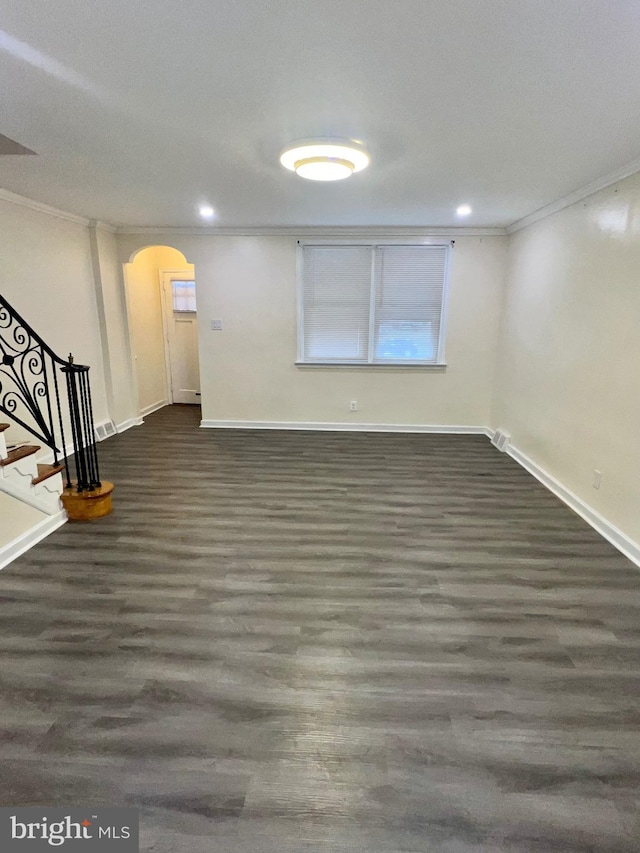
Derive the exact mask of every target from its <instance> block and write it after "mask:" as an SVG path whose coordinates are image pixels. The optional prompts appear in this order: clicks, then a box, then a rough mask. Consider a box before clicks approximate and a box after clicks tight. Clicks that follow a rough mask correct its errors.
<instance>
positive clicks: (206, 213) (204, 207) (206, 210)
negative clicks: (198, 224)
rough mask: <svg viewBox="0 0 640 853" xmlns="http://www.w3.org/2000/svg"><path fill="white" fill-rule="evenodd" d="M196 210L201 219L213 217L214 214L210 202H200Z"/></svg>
mask: <svg viewBox="0 0 640 853" xmlns="http://www.w3.org/2000/svg"><path fill="white" fill-rule="evenodd" d="M198 210H199V213H200V216H201V217H202V218H203V219H213V217H214V216H215V214H216V212H215V210H214V209H213V208H212V207H211V205H210V204H201V205H200V207H199V208H198Z"/></svg>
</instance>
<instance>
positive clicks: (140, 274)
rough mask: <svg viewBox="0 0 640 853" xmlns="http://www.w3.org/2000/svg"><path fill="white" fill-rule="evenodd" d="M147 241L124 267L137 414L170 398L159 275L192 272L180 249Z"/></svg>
mask: <svg viewBox="0 0 640 853" xmlns="http://www.w3.org/2000/svg"><path fill="white" fill-rule="evenodd" d="M147 243H148V241H145V245H146V248H143V249H142V251H140V252H138V253H137V254H136V256H135V258H134V259H133V261H132V262H131V263H126V264H125V266H124V275H125V279H126V289H127V305H128V314H129V329H130V331H131V349H132V353H133V361H134V366H135V374H136V384H137V408H138V412H137V413H142V414H144V413H145V412H146V411H148V410H150V409H153V408H155V407H157V406H159V405H162V404H164V403H167V402H170V400H171V389H170V388H169V383H168V378H167V362H166V351H165V331H164V327H163V318H162V299H161V293H160V274H161V272H162V271H163V270H171V271H177V270H180V271H182V270H184V271H185V272H188V273H189V274H193V267H192V266H191V265H190V264H187V262H186V261H185V258H184V256H183V255H182V254H181V253H180V252H179V251H177V250H176V249H173V248H172V247H171V246H165V245H158V246H149V245H147Z"/></svg>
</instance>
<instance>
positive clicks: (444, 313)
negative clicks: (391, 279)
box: [295, 239, 454, 370]
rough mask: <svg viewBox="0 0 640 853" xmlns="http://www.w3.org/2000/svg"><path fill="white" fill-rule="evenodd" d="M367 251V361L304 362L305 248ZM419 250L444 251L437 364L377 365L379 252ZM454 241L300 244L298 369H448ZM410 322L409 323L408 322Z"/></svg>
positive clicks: (396, 362)
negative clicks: (389, 249)
mask: <svg viewBox="0 0 640 853" xmlns="http://www.w3.org/2000/svg"><path fill="white" fill-rule="evenodd" d="M314 246H317V247H323V246H325V247H327V248H333V247H336V248H338V247H350V246H354V247H361V246H364V247H367V248H369V249H370V252H371V278H370V285H369V286H370V291H369V295H370V298H369V346H368V353H367V361H355V360H353V361H352V360H349V359H325V360H322V359H313V360H310V359H305V354H304V350H305V340H304V249H305V248H306V247H314ZM396 246H397V247H402V246H407V247H417V248H428V247H433V248H439V249H445V250H446V254H445V263H444V275H443V282H442V300H441V303H440V324H439V328H440V334H439V338H438V349H437V353H436V358H435V361H418V360H416V359H410V360H407V359H384V361H375V360H374V359H375V345H376V344H375V335H374V336H373V337H372V335H373V332H374V329H375V325H376V307H377V306H376V269H375V267H376V250H377V249H384V248H386V247H396ZM453 247H454V241H453V240H437V241H435V240H434V241H424V240H415V239H413V240H348V239H345V240H338V239H336V240H328V239H326V240H304V241H302V240H298V244H297V249H296V297H297V311H296V322H297V356H296V361H295V364H296V366H297V367H305V368H307V367H310V368H327V367H340V368H345V367H350V368H352V367H357V368H365V369H370V368H374V369H376V370H377V369H380V368H382V369H384V368H399V367H400V368H405V367H409V368H412V369H420V370H425V369H426V370H429V369H431V370H433V369H436V370H437V369H442V368H445V367H446V366H447V362H446V358H445V347H446V338H447V317H448V305H449V285H450V278H451V257H452V254H453ZM408 322H410V320H409V321H408Z"/></svg>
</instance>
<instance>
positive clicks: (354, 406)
mask: <svg viewBox="0 0 640 853" xmlns="http://www.w3.org/2000/svg"><path fill="white" fill-rule="evenodd" d="M349 411H350V412H357V411H358V401H357V400H352V401H351V402H350V403H349Z"/></svg>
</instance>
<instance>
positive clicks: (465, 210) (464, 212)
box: [456, 204, 471, 216]
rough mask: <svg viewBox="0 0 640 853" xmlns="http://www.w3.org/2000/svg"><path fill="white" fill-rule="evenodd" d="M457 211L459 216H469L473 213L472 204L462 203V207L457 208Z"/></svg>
mask: <svg viewBox="0 0 640 853" xmlns="http://www.w3.org/2000/svg"><path fill="white" fill-rule="evenodd" d="M456 213H457V214H458V216H469V214H470V213H471V205H470V204H461V205H460V207H458V208H456Z"/></svg>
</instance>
